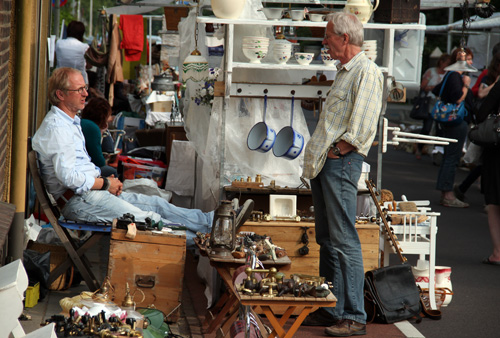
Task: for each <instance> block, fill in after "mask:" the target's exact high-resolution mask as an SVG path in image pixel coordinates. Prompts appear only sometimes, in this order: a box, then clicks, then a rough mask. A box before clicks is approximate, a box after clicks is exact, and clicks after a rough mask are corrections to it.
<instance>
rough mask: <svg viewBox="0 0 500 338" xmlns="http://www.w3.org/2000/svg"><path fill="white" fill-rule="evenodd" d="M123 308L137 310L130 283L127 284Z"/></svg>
mask: <svg viewBox="0 0 500 338" xmlns="http://www.w3.org/2000/svg"><path fill="white" fill-rule="evenodd" d="M122 307H123V308H125V309H134V308H135V302H134V299H133V298H132V295H131V294H130V287H129V285H128V283H127V284H126V287H125V298H124V299H123V302H122Z"/></svg>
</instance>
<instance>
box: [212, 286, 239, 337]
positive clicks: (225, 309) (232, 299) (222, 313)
mask: <svg viewBox="0 0 500 338" xmlns="http://www.w3.org/2000/svg"><path fill="white" fill-rule="evenodd" d="M236 302H237V298H236V296H235V295H234V294H230V295H229V299H228V301H227V303H226V304H225V305H224V307H223V308H222V310H220V312H219V313H218V314H217V316H216V317H215V318H214V319H213V320H212V322H211V323H210V326H209V327H208V329H207V331H206V333H212V332H213V331H214V330H215V329H216V328H217V327H218V326H219V325H220V324H221V323H222V321H223V320H224V317H225V316H226V314H228V313H229V311H230V310H231V308H232V306H233V305H234V304H235V303H236Z"/></svg>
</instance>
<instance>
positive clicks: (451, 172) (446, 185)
mask: <svg viewBox="0 0 500 338" xmlns="http://www.w3.org/2000/svg"><path fill="white" fill-rule="evenodd" d="M459 52H461V49H460V48H456V49H455V50H454V51H453V53H452V55H451V58H452V60H453V61H454V62H455V61H457V60H458V58H457V57H458V56H459ZM464 52H465V57H466V62H467V63H469V64H472V59H473V57H474V54H473V53H472V51H471V50H470V49H469V48H465V50H464ZM449 73H450V75H449V76H448V78H447V81H446V84H445V87H444V89H443V93H442V95H441V100H442V101H443V102H445V103H460V102H462V101H463V102H464V104H465V108H466V109H467V111H469V112H471V111H472V106H473V95H472V92H471V91H470V89H469V88H470V81H471V79H470V77H469V76H468V75H465V74H463V72H462V71H460V72H456V71H450V72H449ZM442 84H443V82H441V83H440V84H438V85H437V86H435V87H434V89H433V90H432V92H433V94H434V95H436V97H437V96H439V92H440V91H441V86H442ZM470 115H471V114H468V115H467V116H466V117H465V120H463V121H461V122H460V123H458V124H448V123H438V126H439V128H441V130H442V136H443V137H446V138H453V139H456V140H457V142H456V143H455V142H453V143H450V144H448V145H447V146H445V147H444V155H443V160H442V162H441V166H440V167H439V173H438V179H437V184H436V189H437V190H440V191H441V200H440V204H442V205H444V206H446V207H455V208H467V207H468V206H469V204H467V203H465V202H462V201H461V200H459V199H458V198H457V197H456V196H455V193H454V192H453V186H454V182H455V173H456V171H457V167H458V164H459V162H460V158H461V157H462V149H463V147H464V143H465V139H466V137H467V131H468V122H469V121H470Z"/></svg>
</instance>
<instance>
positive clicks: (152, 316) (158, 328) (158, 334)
mask: <svg viewBox="0 0 500 338" xmlns="http://www.w3.org/2000/svg"><path fill="white" fill-rule="evenodd" d="M136 311H137V312H139V313H140V314H142V315H143V316H144V320H145V321H146V322H147V323H148V327H147V328H146V329H144V330H143V336H144V338H165V337H166V336H168V335H169V333H170V327H169V326H168V324H167V323H165V321H164V318H165V315H164V314H163V312H162V311H160V310H157V309H149V308H138V309H136Z"/></svg>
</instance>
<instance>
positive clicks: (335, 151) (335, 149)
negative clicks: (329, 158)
mask: <svg viewBox="0 0 500 338" xmlns="http://www.w3.org/2000/svg"><path fill="white" fill-rule="evenodd" d="M332 153H333V155H335V156H342V154H341V153H340V148H339V147H337V146H333V148H332Z"/></svg>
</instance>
